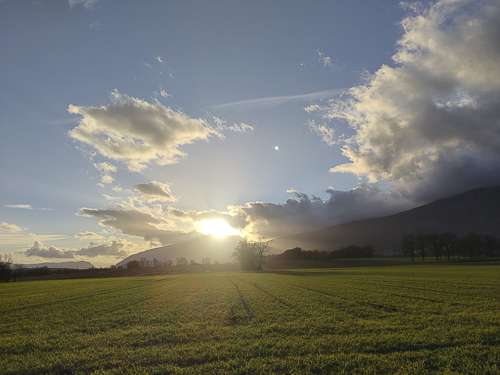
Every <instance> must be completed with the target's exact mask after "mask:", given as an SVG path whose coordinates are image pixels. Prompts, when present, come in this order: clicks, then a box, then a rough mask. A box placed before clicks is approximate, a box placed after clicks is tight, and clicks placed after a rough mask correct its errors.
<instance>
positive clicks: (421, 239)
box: [415, 233, 427, 260]
mask: <svg viewBox="0 0 500 375" xmlns="http://www.w3.org/2000/svg"><path fill="white" fill-rule="evenodd" d="M426 237H427V236H426V235H425V234H423V233H419V234H417V237H416V238H415V240H416V242H417V250H419V251H420V255H421V256H422V260H425V250H426V249H427V238H426Z"/></svg>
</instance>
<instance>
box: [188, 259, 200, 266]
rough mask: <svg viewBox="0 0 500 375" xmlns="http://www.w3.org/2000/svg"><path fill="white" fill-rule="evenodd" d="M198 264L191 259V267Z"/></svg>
mask: <svg viewBox="0 0 500 375" xmlns="http://www.w3.org/2000/svg"><path fill="white" fill-rule="evenodd" d="M197 264H198V263H196V261H195V260H194V259H190V260H189V265H190V266H196V265H197Z"/></svg>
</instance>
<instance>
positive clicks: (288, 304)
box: [235, 276, 297, 310]
mask: <svg viewBox="0 0 500 375" xmlns="http://www.w3.org/2000/svg"><path fill="white" fill-rule="evenodd" d="M235 277H236V278H237V279H238V280H241V281H243V282H244V283H247V284H249V285H252V286H253V287H255V288H257V289H259V290H260V291H262V292H264V293H266V294H267V295H268V296H270V297H271V298H273V299H274V300H275V301H277V302H279V303H281V304H282V305H285V306H286V307H289V308H291V309H294V310H297V308H296V307H295V306H294V305H292V304H290V303H288V302H285V301H283V300H282V299H281V298H279V297H277V296H275V295H274V294H272V293H271V292H268V291H267V290H265V289H263V288H261V287H260V286H259V284H257V283H252V282H251V281H246V280H243V279H240V278H239V277H238V276H235Z"/></svg>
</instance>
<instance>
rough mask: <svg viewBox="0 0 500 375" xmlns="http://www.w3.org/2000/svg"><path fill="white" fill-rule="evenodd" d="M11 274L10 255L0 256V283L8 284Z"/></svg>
mask: <svg viewBox="0 0 500 375" xmlns="http://www.w3.org/2000/svg"><path fill="white" fill-rule="evenodd" d="M11 273H12V255H10V254H9V255H3V256H2V254H0V281H3V282H4V283H8V282H9V280H10V275H11Z"/></svg>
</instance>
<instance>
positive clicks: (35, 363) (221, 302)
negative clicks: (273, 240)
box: [0, 262, 500, 374]
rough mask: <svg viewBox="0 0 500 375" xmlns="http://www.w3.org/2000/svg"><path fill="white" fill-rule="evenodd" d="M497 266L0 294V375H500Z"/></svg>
mask: <svg viewBox="0 0 500 375" xmlns="http://www.w3.org/2000/svg"><path fill="white" fill-rule="evenodd" d="M499 288H500V265H499V262H485V263H463V264H456V265H449V264H446V265H442V264H438V263H429V264H426V265H423V264H422V263H417V264H414V265H405V266H403V265H395V266H391V267H381V266H374V267H349V268H331V269H327V268H323V269H315V270H268V271H264V272H259V273H244V272H226V273H220V272H219V273H204V274H186V275H182V274H176V275H167V276H165V275H163V276H149V277H127V278H108V279H80V280H49V281H31V282H21V283H9V284H0V301H1V302H0V373H1V374H165V373H175V374H193V373H195V374H210V373H227V374H233V373H234V374H246V373H251V374H259V373H262V374H268V373H290V374H308V373H311V374H323V373H335V374H427V373H429V374H430V373H433V374H434V373H437V374H439V373H442V374H472V373H476V374H498V373H500V365H499V363H500V308H499V306H500V304H499V298H500V293H499V291H500V290H499Z"/></svg>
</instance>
